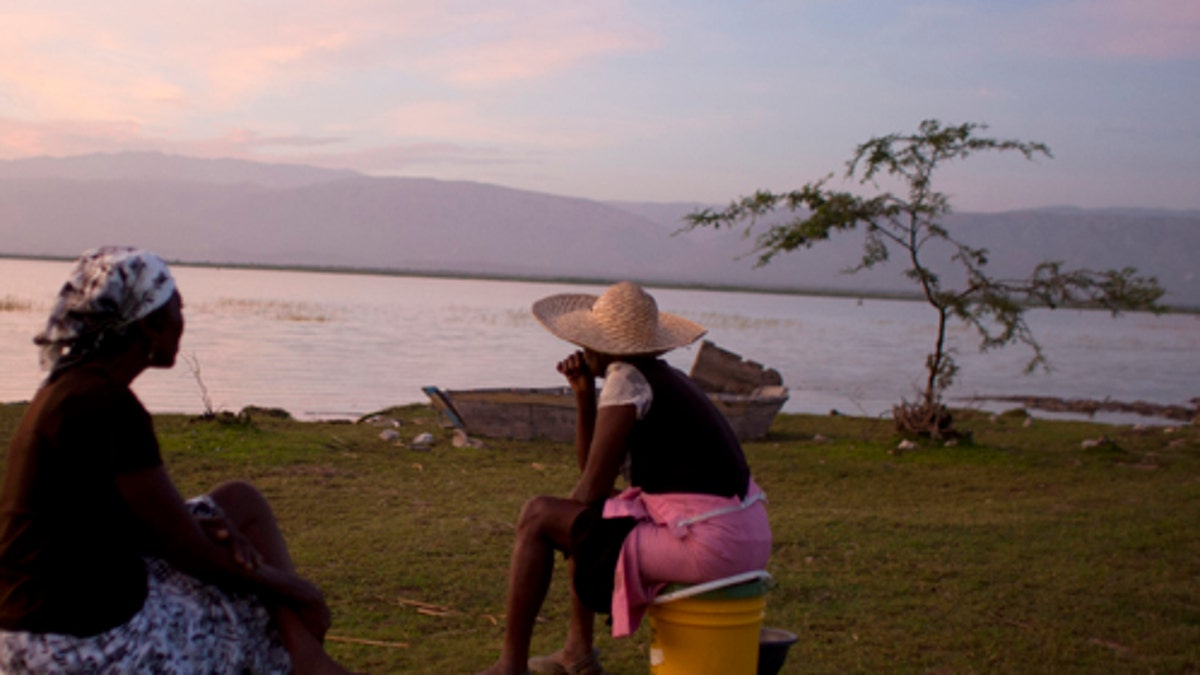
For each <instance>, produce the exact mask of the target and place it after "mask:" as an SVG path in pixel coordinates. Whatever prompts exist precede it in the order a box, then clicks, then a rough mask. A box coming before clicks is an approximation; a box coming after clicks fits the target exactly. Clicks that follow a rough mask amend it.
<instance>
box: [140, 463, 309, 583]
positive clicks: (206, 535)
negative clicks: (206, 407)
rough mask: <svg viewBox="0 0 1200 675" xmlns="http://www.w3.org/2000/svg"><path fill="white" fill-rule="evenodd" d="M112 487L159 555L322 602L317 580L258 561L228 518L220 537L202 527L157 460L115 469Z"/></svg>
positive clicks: (209, 573) (192, 569) (203, 575)
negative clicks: (131, 468) (150, 465)
mask: <svg viewBox="0 0 1200 675" xmlns="http://www.w3.org/2000/svg"><path fill="white" fill-rule="evenodd" d="M117 488H118V490H119V491H120V493H121V496H122V498H123V499H124V500H125V503H126V504H127V505H128V506H129V508H130V509H131V510H132V511H133V514H134V516H135V517H136V518H137V519H138V521H140V522H141V523H142V525H143V527H144V528H145V530H146V532H147V535H148V536H149V537H151V539H152V541H153V543H154V545H155V547H156V548H157V549H158V551H160V552H161V555H162V556H163V558H164V559H165V560H166V561H167V562H168V563H170V564H171V565H172V566H173V567H175V568H177V569H179V570H180V571H182V572H185V573H187V574H190V575H192V576H194V577H196V578H198V579H202V580H204V581H208V582H210V583H213V584H216V585H218V586H222V587H234V588H239V589H241V590H248V591H251V592H255V593H259V594H264V593H265V594H267V595H268V596H271V597H274V598H276V599H278V600H282V601H284V602H291V603H301V604H307V603H313V602H320V603H323V602H324V600H323V598H322V597H321V594H320V591H319V590H318V589H317V588H316V586H314V585H313V584H311V583H309V582H308V581H305V580H304V579H303V578H301V577H300V576H299V575H297V574H295V573H294V572H291V571H289V570H283V569H279V568H276V567H272V566H270V565H266V564H262V562H261V559H260V558H259V557H258V556H257V555H256V554H255V553H254V552H253V551H252V547H250V546H249V544H248V543H247V542H246V541H245V539H244V538H243V537H241V535H240V533H238V532H236V531H233V526H232V524H230V523H225V524H224V526H223V527H218V528H216V529H218V530H219V529H224V530H225V532H224V536H223V537H217V536H212V535H214V534H216V531H215V530H214V531H213V532H212V534H210V532H208V531H206V530H205V528H204V527H202V525H201V524H200V523H199V522H197V520H196V519H195V518H194V517H192V514H191V513H190V512H189V511H188V509H187V506H186V505H185V504H184V502H183V497H182V496H180V494H179V492H178V491H177V490H176V489H175V485H174V484H173V483H172V482H171V479H170V477H169V476H168V475H167V472H166V469H164V468H163V467H162V466H158V467H153V468H149V469H141V470H138V471H134V472H132V473H126V474H120V475H118V476H117Z"/></svg>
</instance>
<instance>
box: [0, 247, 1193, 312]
mask: <svg viewBox="0 0 1200 675" xmlns="http://www.w3.org/2000/svg"><path fill="white" fill-rule="evenodd" d="M5 259H8V260H33V261H48V262H71V261H73V260H75V257H74V256H71V257H67V256H55V255H22V254H18V253H0V260H5ZM168 262H169V263H170V264H171V265H173V266H178V267H196V268H201V269H236V270H262V271H268V272H306V273H316V274H352V275H362V276H384V277H411V278H418V277H425V278H430V279H466V280H472V281H513V282H521V283H541V284H571V285H576V286H608V285H610V284H613V283H616V282H617V281H621V280H622V279H617V278H602V277H572V276H558V275H549V276H544V277H543V276H536V275H520V274H501V273H485V272H478V273H475V272H464V271H458V270H407V269H396V268H383V267H349V266H339V265H302V264H294V265H283V264H278V265H276V264H270V263H228V262H206V261H200V262H197V261H188V260H178V259H175V260H168ZM631 280H632V281H636V282H638V283H640V284H642V285H644V286H648V287H652V288H664V289H672V290H688V291H714V292H722V293H761V294H766V295H798V296H807V297H817V298H857V299H861V300H903V301H917V302H921V301H923V300H924V298H923V297H922V296H921V294H919V293H916V292H910V293H904V292H900V291H896V292H888V291H880V290H874V291H854V290H847V289H836V288H799V287H795V288H780V287H772V286H761V287H760V286H744V285H737V284H702V283H682V282H671V281H659V280H654V279H636V278H635V279H631ZM1165 307H1166V309H1167V310H1168V311H1169V312H1173V313H1178V314H1200V307H1181V306H1174V305H1165ZM1063 309H1082V310H1094V311H1107V310H1104V309H1103V308H1100V307H1086V306H1077V307H1066V306H1064V307H1063ZM1144 311H1145V310H1139V311H1138V312H1133V313H1139V312H1144Z"/></svg>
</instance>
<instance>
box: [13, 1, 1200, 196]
mask: <svg viewBox="0 0 1200 675" xmlns="http://www.w3.org/2000/svg"><path fill="white" fill-rule="evenodd" d="M494 4H500V3H494ZM723 4H725V3H694V2H633V1H630V2H605V3H563V2H550V1H545V2H541V1H538V2H535V1H532V0H519V1H516V2H507V3H503V4H502V6H501V7H493V6H491V3H478V2H446V3H424V2H394V1H383V0H380V1H373V0H352V1H349V2H337V3H333V2H313V1H293V2H260V3H242V2H229V1H228V0H208V1H206V2H193V1H190V0H185V1H181V2H171V3H162V2H147V1H142V0H125V1H115V2H108V3H77V2H66V1H61V0H42V1H40V2H32V1H27V2H17V3H7V4H6V6H5V7H4V8H2V9H0V25H4V26H5V31H3V34H0V159H19V158H23V157H31V156H39V155H54V156H61V155H73V154H84V153H92V152H119V151H122V150H161V151H163V152H168V153H178V154H186V155H193V156H203V157H218V156H220V157H237V158H243V159H252V160H258V161H267V162H302V163H310V164H316V165H321V166H331V167H337V168H350V169H357V170H360V171H364V172H368V173H375V174H381V175H413V176H432V177H437V178H444V179H461V180H475V181H483V182H493V183H498V184H502V185H509V186H512V187H519V188H525V189H532V190H540V191H545V192H553V193H557V194H569V195H577V196H584V197H593V198H603V199H631V200H652V201H682V200H686V201H693V200H695V201H725V200H727V199H729V198H731V197H733V196H735V195H737V194H741V193H744V192H747V191H750V190H753V189H755V188H757V187H770V188H776V189H782V188H788V187H793V186H795V185H796V184H799V183H801V182H805V181H808V180H812V179H815V178H819V177H820V176H822V175H824V174H825V173H828V172H829V171H836V170H838V169H840V167H841V164H842V162H843V161H844V160H845V159H846V158H847V156H848V154H849V152H850V151H851V150H852V149H853V147H854V146H855V145H856V144H857V143H859V142H861V141H863V140H866V138H868V137H870V136H873V135H877V134H883V133H889V132H893V131H908V130H911V129H914V128H915V126H916V124H917V123H918V122H919V121H920V120H921V119H924V118H928V117H934V118H939V119H942V120H944V121H947V122H961V121H976V122H984V123H988V124H990V126H991V131H992V132H993V133H995V134H996V135H999V136H1004V137H1017V138H1022V139H1033V140H1040V141H1045V142H1046V143H1048V144H1049V145H1050V146H1051V148H1052V149H1053V150H1054V153H1055V159H1054V160H1048V161H1039V162H1038V163H1036V164H1033V165H1029V164H1026V163H1025V162H1023V161H1021V160H1019V159H1014V158H1004V159H1003V160H1000V161H991V160H990V159H989V160H987V161H982V162H980V163H979V166H978V168H977V169H976V166H975V164H973V163H972V164H965V165H963V166H961V167H955V168H954V170H953V172H952V173H949V174H948V175H947V177H946V179H945V180H946V181H947V185H948V186H949V187H950V188H951V189H952V192H953V194H954V195H955V196H956V199H957V201H956V205H957V206H958V207H959V208H963V209H978V210H997V209H1003V208H1017V207H1025V206H1041V205H1048V204H1076V205H1080V206H1148V207H1152V206H1161V207H1169V208H1200V197H1198V196H1197V195H1198V194H1200V190H1198V189H1196V185H1198V184H1200V159H1198V158H1200V121H1198V116H1197V115H1196V114H1195V110H1197V109H1198V108H1200V105H1198V104H1200V100H1198V99H1200V3H1197V2H1195V1H1194V0H1187V1H1185V0H1094V1H1085V0H1076V1H1072V2H1054V1H1035V0H1010V1H1006V2H996V3H961V2H952V1H950V0H945V1H942V2H913V1H908V0H902V1H898V2H889V3H881V2H854V1H847V2H830V1H815V0H814V1H809V2H768V1H757V0H756V1H752V2H746V3H729V6H728V7H722V6H720V5H723Z"/></svg>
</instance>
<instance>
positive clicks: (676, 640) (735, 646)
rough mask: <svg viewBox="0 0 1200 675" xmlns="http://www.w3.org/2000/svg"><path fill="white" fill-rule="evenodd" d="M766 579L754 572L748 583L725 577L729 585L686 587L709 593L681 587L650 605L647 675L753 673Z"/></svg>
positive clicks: (765, 599) (748, 674) (756, 660)
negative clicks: (648, 668)
mask: <svg viewBox="0 0 1200 675" xmlns="http://www.w3.org/2000/svg"><path fill="white" fill-rule="evenodd" d="M738 576H739V577H745V576H746V575H738ZM766 578H767V576H766V573H754V576H753V577H752V578H751V580H750V581H745V580H744V579H739V578H738V577H731V578H730V579H731V581H730V585H726V586H718V587H716V588H715V589H712V586H711V584H713V583H720V582H710V584H704V585H701V586H697V587H692V588H700V589H703V588H704V587H708V588H709V589H710V590H701V591H700V592H697V593H689V592H688V590H689V589H683V590H682V591H677V592H675V593H670V594H667V595H666V596H663V597H662V598H660V600H664V601H663V602H659V601H656V602H655V604H652V605H651V606H650V609H649V611H648V613H647V614H648V616H649V617H650V627H651V631H652V634H653V636H652V638H651V642H650V673H651V675H706V674H708V673H711V674H712V675H754V674H755V672H756V671H757V669H758V643H759V632H760V630H761V629H762V622H763V614H764V612H765V610H766V606H767V597H766V592H767V582H766ZM722 581H724V580H722ZM671 596H674V597H671Z"/></svg>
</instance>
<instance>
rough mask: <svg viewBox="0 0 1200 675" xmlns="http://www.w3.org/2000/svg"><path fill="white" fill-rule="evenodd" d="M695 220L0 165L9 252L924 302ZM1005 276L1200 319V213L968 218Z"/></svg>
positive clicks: (843, 259) (825, 256) (331, 180)
mask: <svg viewBox="0 0 1200 675" xmlns="http://www.w3.org/2000/svg"><path fill="white" fill-rule="evenodd" d="M703 206H705V205H703V204H694V203H640V202H599V201H594V200H588V199H581V198H574V197H563V196H557V195H550V194H543V193H536V192H530V191H523V190H516V189H511V188H505V187H500V186H496V185H487V184H482V183H471V182H456V181H440V180H434V179H426V178H380V177H370V176H366V175H363V174H358V173H355V172H352V171H335V170H328V169H320V168H316V167H307V166H301V165H272V164H259V163H254V162H244V161H240V160H203V159H192V158H184V157H172V156H168V155H162V154H159V153H126V154H118V155H88V156H82V157H74V158H62V159H54V158H37V159H27V160H13V161H0V253H7V254H15V255H55V256H73V255H76V254H78V253H79V252H80V251H81V250H82V249H84V248H87V247H90V246H94V245H97V244H100V243H136V244H138V245H141V246H145V247H147V248H151V249H154V250H157V251H159V252H160V253H161V254H162V255H164V256H165V257H167V258H169V259H174V260H182V261H189V262H215V263H238V264H269V265H313V266H338V267H367V268H373V269H392V270H401V271H415V272H449V273H454V272H461V273H471V274H497V275H513V276H530V277H545V278H551V277H576V278H597V279H615V278H636V279H641V280H644V281H647V282H671V283H685V284H706V285H738V286H752V287H763V288H786V289H809V290H843V291H864V292H866V291H890V292H897V291H900V292H908V291H911V290H912V287H911V285H910V284H909V282H907V281H906V280H904V279H902V278H900V276H899V270H900V266H899V265H893V266H892V267H891V268H890V269H882V270H872V271H871V272H869V273H863V274H857V275H843V274H839V272H840V271H841V270H843V269H845V268H847V267H850V266H852V265H853V264H854V263H855V262H856V261H857V259H858V257H859V255H860V250H859V241H860V240H859V238H858V237H857V236H856V235H855V234H854V233H850V234H848V235H845V236H841V237H835V239H834V240H832V241H829V242H824V243H821V244H819V245H818V246H816V247H814V248H813V249H812V250H809V251H797V252H794V253H791V254H788V255H783V256H780V257H778V258H776V259H775V261H773V262H772V263H771V264H770V265H768V266H766V267H763V268H754V267H753V263H754V261H755V259H754V257H753V256H745V255H742V257H740V258H739V257H738V256H739V254H745V253H747V252H748V251H750V249H751V248H752V242H749V241H746V240H744V239H743V238H742V236H741V232H740V230H733V231H729V230H727V231H712V230H704V231H697V232H691V233H685V234H676V232H677V230H679V228H680V227H681V226H682V224H683V220H682V218H683V216H684V215H686V214H687V213H689V212H691V211H693V210H695V209H697V208H701V207H703ZM948 224H949V225H950V226H951V227H952V228H953V231H954V232H955V234H956V235H959V236H961V238H962V239H963V240H964V241H966V242H968V243H970V244H972V245H976V246H982V247H985V248H988V249H989V250H990V251H991V253H992V264H991V269H993V270H994V271H995V272H996V273H997V274H998V275H1012V276H1016V275H1023V274H1025V273H1027V272H1028V271H1029V270H1030V269H1031V268H1032V266H1033V265H1034V264H1036V263H1037V262H1038V261H1040V260H1045V259H1055V260H1063V261H1064V262H1066V263H1067V264H1068V265H1070V266H1074V267H1089V268H1094V269H1100V268H1109V267H1123V266H1126V265H1130V266H1134V267H1137V268H1138V269H1139V270H1140V271H1142V272H1143V273H1145V274H1154V275H1157V276H1158V277H1159V279H1160V281H1162V283H1163V284H1164V285H1165V286H1166V287H1167V289H1168V290H1169V292H1170V294H1169V296H1168V298H1167V300H1168V302H1171V303H1173V304H1178V305H1185V306H1200V279H1198V278H1197V276H1196V274H1195V272H1194V270H1195V269H1196V267H1197V265H1196V264H1195V262H1194V255H1195V252H1197V251H1200V212H1195V211H1165V210H1163V211H1159V210H1154V209H1104V210H1084V209H1075V208H1069V207H1063V208H1058V207H1056V208H1053V209H1039V210H1022V211H1012V212H1006V213H992V214H969V213H968V214H953V215H951V216H950V217H949V219H948Z"/></svg>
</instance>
